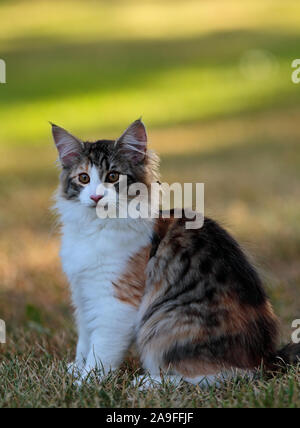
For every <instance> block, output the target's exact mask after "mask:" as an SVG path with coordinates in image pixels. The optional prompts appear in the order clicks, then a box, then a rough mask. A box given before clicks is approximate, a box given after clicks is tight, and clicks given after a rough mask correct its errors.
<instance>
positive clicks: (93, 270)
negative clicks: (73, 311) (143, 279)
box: [61, 212, 151, 316]
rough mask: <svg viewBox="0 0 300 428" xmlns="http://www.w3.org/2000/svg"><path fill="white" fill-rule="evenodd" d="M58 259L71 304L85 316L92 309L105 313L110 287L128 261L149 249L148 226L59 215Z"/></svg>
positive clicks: (93, 217) (124, 270)
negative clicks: (60, 230) (60, 229)
mask: <svg viewBox="0 0 300 428" xmlns="http://www.w3.org/2000/svg"><path fill="white" fill-rule="evenodd" d="M62 220H63V226H62V245H61V259H62V265H63V269H64V271H65V273H66V275H67V277H68V279H69V282H70V285H71V289H72V297H73V303H74V306H75V307H76V308H78V307H81V309H83V310H84V312H86V313H90V314H91V316H92V312H93V311H90V309H91V308H92V307H94V306H95V305H96V306H97V307H98V308H99V309H100V307H102V308H103V307H105V311H108V310H109V307H110V305H111V303H112V298H113V299H114V287H113V283H114V282H116V281H117V280H118V278H119V277H120V276H121V275H122V274H123V273H124V272H126V267H127V263H128V261H129V259H130V258H131V257H132V256H134V255H135V254H136V253H139V251H140V250H141V249H142V248H143V247H145V246H147V245H149V243H150V239H151V225H149V224H145V222H139V221H138V220H128V219H122V220H121V219H107V220H100V219H98V218H97V217H96V216H90V217H89V218H86V217H81V218H80V221H78V220H79V218H77V221H74V220H76V219H75V218H70V217H69V216H68V215H66V213H65V212H64V213H63V215H62Z"/></svg>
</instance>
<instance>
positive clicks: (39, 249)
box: [0, 0, 300, 407]
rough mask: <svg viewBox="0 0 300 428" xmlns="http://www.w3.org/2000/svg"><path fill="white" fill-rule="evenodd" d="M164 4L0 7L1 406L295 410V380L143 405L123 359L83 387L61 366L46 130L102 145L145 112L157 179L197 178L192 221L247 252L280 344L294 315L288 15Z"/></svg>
mask: <svg viewBox="0 0 300 428" xmlns="http://www.w3.org/2000/svg"><path fill="white" fill-rule="evenodd" d="M174 1H176V7H170V5H169V3H170V2H169V1H165V2H159V1H154V0H153V1H148V0H147V1H145V2H138V1H135V0H131V1H129V0H126V1H117V0H114V1H110V2H106V1H103V2H94V1H86V2H79V1H78V2H77V1H72V2H71V3H72V7H70V2H69V1H66V0H64V1H60V2H56V1H51V2H50V1H44V2H42V3H41V2H37V1H10V2H7V1H2V2H0V13H1V17H2V20H3V22H2V23H1V28H0V56H1V57H3V58H4V59H5V60H6V62H7V72H8V74H7V80H8V83H7V85H1V86H0V117H1V126H0V206H1V210H0V318H1V319H4V320H5V321H6V324H7V339H8V340H7V344H5V345H0V352H1V358H0V376H1V383H0V407H49V406H51V407H95V406H101V407H110V406H113V407H120V406H124V407H144V406H146V407H150V406H153V407H155V406H157V407H168V406H170V407H300V388H299V369H294V370H291V371H289V373H288V374H286V375H285V376H278V377H274V378H273V379H271V380H268V381H267V380H265V379H258V380H256V381H255V382H253V383H247V382H245V381H239V382H235V383H232V382H229V383H228V384H226V385H225V386H224V387H222V388H221V389H218V390H214V389H210V390H208V391H204V392H203V391H200V390H199V389H198V388H196V387H192V386H188V385H184V386H182V387H180V389H178V390H175V389H174V388H172V387H170V386H169V387H163V388H160V389H159V390H157V391H149V392H147V393H143V392H140V391H137V390H136V388H134V387H133V386H132V384H131V380H132V378H133V376H134V374H135V373H136V372H137V370H138V368H139V363H138V361H137V360H136V359H135V358H134V357H133V356H129V358H128V359H127V361H126V362H125V363H124V365H123V367H122V368H121V370H120V372H118V373H116V374H115V375H113V376H111V377H110V378H109V379H108V380H107V381H106V382H105V383H104V384H103V385H85V386H84V387H83V388H82V389H81V390H77V389H76V388H75V387H74V386H73V385H72V378H71V377H70V376H69V375H67V373H66V370H65V368H66V363H67V362H68V361H70V360H71V359H72V358H74V350H75V344H76V333H75V330H74V325H73V320H72V312H71V308H70V299H69V292H68V286H67V283H66V280H65V278H64V276H63V275H62V272H61V268H60V261H59V255H58V251H59V233H58V229H57V227H56V222H55V218H54V217H53V215H52V214H51V212H50V210H49V206H50V205H51V195H52V194H53V192H54V190H55V188H56V185H57V181H58V171H57V169H56V167H55V165H54V163H55V158H56V153H55V149H54V147H53V145H52V142H51V138H50V132H49V126H48V124H47V120H53V121H56V122H57V123H58V124H61V125H63V126H66V127H67V128H69V129H70V130H71V131H72V132H75V133H78V134H79V136H84V137H89V138H99V137H100V138H101V137H111V136H117V135H118V133H120V132H121V131H122V129H123V128H124V127H125V126H126V125H127V124H128V123H129V122H131V121H132V120H134V119H135V118H136V117H139V116H140V115H141V114H142V113H143V114H144V120H145V122H146V123H147V124H148V125H149V136H150V142H151V147H152V148H153V149H155V150H157V151H158V152H159V154H160V155H161V157H162V163H161V171H162V178H163V180H164V181H169V182H174V181H180V182H196V181H198V182H199V181H200V182H204V183H205V189H206V198H205V209H206V214H207V215H210V216H212V217H214V218H216V219H217V220H219V221H221V223H223V224H224V225H225V226H226V227H227V228H228V229H229V230H230V231H231V232H232V233H233V234H234V235H235V236H236V237H237V238H238V239H239V240H240V242H241V243H242V244H243V246H244V247H245V248H246V250H247V251H248V252H249V253H250V254H251V255H252V256H253V258H254V261H255V263H256V264H257V266H258V268H259V269H260V271H261V273H262V276H263V278H264V282H265V285H266V288H267V291H268V293H269V295H270V297H271V300H272V303H273V305H274V307H275V310H276V313H277V314H278V315H279V317H280V319H281V321H282V337H281V340H282V342H283V343H286V342H288V341H290V336H291V333H292V329H291V322H292V320H294V319H297V318H300V299H299V290H300V268H299V258H300V214H299V213H300V202H299V201H300V190H299V179H300V145H299V140H300V129H299V126H298V122H299V115H300V102H299V93H298V92H299V87H298V86H297V85H293V84H292V83H291V78H290V75H291V67H290V66H291V62H292V60H293V59H294V58H297V56H298V46H299V39H300V31H299V28H300V27H299V16H300V14H299V5H297V3H296V2H293V1H286V2H284V6H283V4H282V2H280V1H274V0H272V1H269V0H265V1H250V0H249V1H248V0H245V1H243V2H238V1H233V0H228V1H222V0H215V1H214V2H211V1H203V2H199V1H191V0H189V1H184V2H183V1H179V0H174ZM174 1H173V2H172V5H173V4H174ZM216 8H217V10H218V13H215V11H216ZM297 12H298V13H297ZM25 13H26V16H28V17H34V18H35V19H33V18H29V19H26V20H24V19H23V17H24V14H25ZM11 22H13V23H14V25H11ZM99 22H101V25H99Z"/></svg>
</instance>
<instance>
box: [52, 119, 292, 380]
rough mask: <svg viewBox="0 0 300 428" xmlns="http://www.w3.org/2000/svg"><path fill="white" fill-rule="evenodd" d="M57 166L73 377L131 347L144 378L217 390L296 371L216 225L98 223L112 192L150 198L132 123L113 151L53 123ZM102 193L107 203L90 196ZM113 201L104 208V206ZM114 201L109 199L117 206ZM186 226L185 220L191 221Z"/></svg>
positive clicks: (243, 262) (149, 178)
mask: <svg viewBox="0 0 300 428" xmlns="http://www.w3.org/2000/svg"><path fill="white" fill-rule="evenodd" d="M52 131H53V137H54V141H55V144H56V147H57V149H58V152H59V159H60V162H61V166H62V172H61V180H60V187H59V191H58V193H57V203H56V207H57V210H58V212H59V214H60V218H61V224H62V246H61V258H62V264H63V269H64V271H65V273H66V275H67V277H68V279H69V282H70V285H71V291H72V299H73V305H74V307H75V316H76V322H77V328H78V335H79V339H78V345H77V352H76V361H75V363H74V367H76V370H78V371H79V372H80V373H81V376H85V375H87V374H88V373H89V372H90V371H92V370H93V369H95V368H96V367H101V368H102V369H103V371H104V372H107V371H108V370H110V369H116V368H118V367H119V365H120V364H121V363H122V361H123V359H124V356H125V354H126V351H127V350H128V348H129V347H130V345H131V344H132V342H133V341H135V342H136V344H137V346H138V350H139V354H140V358H141V361H142V363H143V366H144V368H145V369H146V370H147V372H149V373H150V375H151V377H152V378H153V379H156V380H158V381H159V379H160V377H159V375H160V371H161V370H162V371H164V372H166V373H171V374H173V375H175V376H177V377H176V379H181V378H183V379H185V380H188V381H190V382H193V383H198V382H200V381H202V380H203V379H205V380H206V381H208V382H217V379H219V378H220V376H228V374H230V373H235V370H246V371H248V370H250V371H252V370H254V369H257V368H259V367H260V366H261V365H262V364H263V366H264V367H265V368H266V369H268V370H274V369H276V367H277V365H278V363H279V361H284V362H285V363H294V362H296V361H297V356H299V355H300V345H288V347H286V348H284V349H283V350H282V351H279V352H276V351H277V340H278V322H277V319H276V316H275V315H274V313H273V310H272V307H271V304H270V302H269V301H268V299H267V297H266V294H265V292H264V290H263V288H262V284H261V281H260V278H259V276H258V274H257V272H256V271H255V269H254V268H253V267H252V266H251V265H250V263H249V261H248V260H247V258H246V257H245V255H244V253H243V252H242V250H241V248H240V247H239V245H238V244H237V243H236V241H235V240H234V239H233V238H232V237H231V236H230V235H229V234H228V233H227V232H226V231H225V230H224V229H222V228H221V227H220V226H219V225H218V224H217V223H216V222H215V221H213V220H211V219H208V218H206V219H205V221H204V225H203V227H202V228H201V229H198V230H190V229H186V227H185V223H186V221H187V219H186V218H185V217H184V215H183V218H181V219H178V218H175V216H174V215H171V216H170V218H169V219H165V218H162V216H160V218H158V219H142V218H139V219H133V218H115V219H109V218H107V219H100V218H99V217H98V216H97V213H96V206H97V208H98V207H99V206H101V204H102V203H104V202H103V201H104V200H106V201H107V198H108V199H109V198H110V192H111V191H112V190H114V192H117V194H118V191H119V180H120V176H121V175H122V176H123V175H125V176H127V179H128V186H129V185H130V184H132V183H143V184H145V185H146V186H147V188H148V189H149V191H151V190H150V187H151V183H154V182H156V181H157V180H158V173H157V165H158V162H157V158H156V157H155V155H154V154H153V153H152V152H151V151H149V150H148V148H147V134H146V129H145V127H144V125H143V123H142V122H141V121H140V120H137V121H135V122H134V123H133V124H132V125H130V126H129V128H128V129H127V130H126V131H125V132H124V133H123V134H122V135H121V137H120V138H119V139H117V140H115V141H110V140H99V141H96V142H95V143H89V142H82V141H80V140H79V139H78V138H76V137H74V136H73V135H71V134H69V133H68V132H67V131H65V130H64V129H62V128H60V127H58V126H56V125H52ZM101 183H102V184H103V183H110V186H111V190H109V189H108V190H106V191H105V192H106V195H105V196H106V198H104V193H103V194H98V192H97V188H98V186H99V185H101ZM111 200H112V199H111ZM119 202H120V201H117V202H116V204H117V205H118V203H119ZM97 204H98V205H97ZM188 220H190V219H188Z"/></svg>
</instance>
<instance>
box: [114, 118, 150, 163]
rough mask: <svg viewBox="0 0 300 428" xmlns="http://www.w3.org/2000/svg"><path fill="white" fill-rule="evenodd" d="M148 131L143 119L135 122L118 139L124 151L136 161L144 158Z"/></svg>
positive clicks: (117, 142) (117, 141) (138, 161)
mask: <svg viewBox="0 0 300 428" xmlns="http://www.w3.org/2000/svg"><path fill="white" fill-rule="evenodd" d="M147 140H148V139H147V132H146V128H145V125H144V124H143V122H142V120H141V119H138V120H136V121H135V122H133V123H132V124H131V125H130V126H129V127H128V128H127V129H126V131H125V132H124V133H123V134H122V135H121V137H120V138H118V139H117V140H116V144H118V145H120V146H121V148H122V152H123V153H124V154H125V155H127V156H128V158H129V159H130V160H132V161H133V162H134V163H140V162H142V161H143V160H144V158H145V155H146V152H147Z"/></svg>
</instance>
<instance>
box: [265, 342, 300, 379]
mask: <svg viewBox="0 0 300 428" xmlns="http://www.w3.org/2000/svg"><path fill="white" fill-rule="evenodd" d="M298 363H300V343H298V344H296V343H289V344H288V345H286V346H284V347H283V348H282V349H280V350H279V351H278V352H277V353H276V355H275V356H274V357H273V358H272V359H271V361H270V362H269V363H268V364H267V367H266V368H267V370H268V371H269V372H270V371H271V372H276V371H281V372H282V371H287V369H288V367H289V366H293V365H294V366H295V365H297V364H298Z"/></svg>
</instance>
